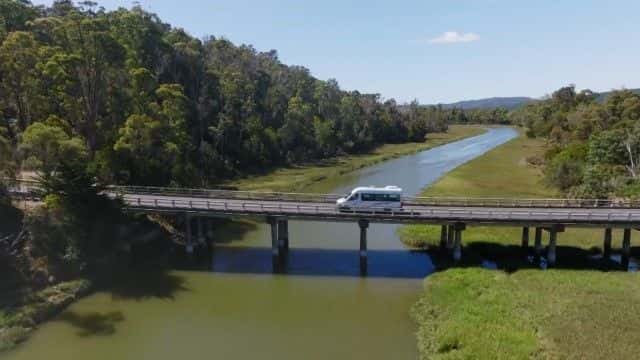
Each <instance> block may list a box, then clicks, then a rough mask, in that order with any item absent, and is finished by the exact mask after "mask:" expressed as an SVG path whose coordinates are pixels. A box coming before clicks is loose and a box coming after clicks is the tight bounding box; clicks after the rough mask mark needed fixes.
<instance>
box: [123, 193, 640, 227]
mask: <svg viewBox="0 0 640 360" xmlns="http://www.w3.org/2000/svg"><path fill="white" fill-rule="evenodd" d="M123 199H124V200H125V203H126V204H127V206H129V207H130V208H140V209H158V210H191V211H200V210H204V211H218V212H222V213H225V212H227V213H243V214H256V215H269V214H274V215H281V216H286V215H302V216H335V217H344V216H345V215H360V216H363V217H364V216H366V217H367V218H389V217H391V218H393V219H397V220H420V219H429V220H446V221H455V220H464V221H481V222H509V221H513V222H549V223H590V222H607V223H615V222H618V223H638V222H640V211H638V212H630V211H619V212H605V211H598V210H589V209H567V210H562V211H559V210H556V211H554V210H553V209H549V210H528V211H527V210H520V209H504V210H503V209H498V210H495V209H494V210H487V209H481V208H468V209H446V208H440V207H431V208H424V209H420V208H419V209H410V208H409V209H403V210H395V211H366V212H363V211H345V210H338V209H337V208H336V206H335V205H328V204H320V203H317V204H291V203H287V202H281V203H278V204H268V203H266V204H265V203H257V202H245V201H225V200H224V199H221V200H181V199H171V200H169V199H162V198H156V199H149V198H147V197H146V196H138V195H131V194H129V195H125V196H124V197H123Z"/></svg>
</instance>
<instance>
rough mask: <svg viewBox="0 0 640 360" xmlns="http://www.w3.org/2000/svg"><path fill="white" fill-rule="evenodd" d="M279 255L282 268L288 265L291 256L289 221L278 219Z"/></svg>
mask: <svg viewBox="0 0 640 360" xmlns="http://www.w3.org/2000/svg"><path fill="white" fill-rule="evenodd" d="M277 222H278V253H279V254H280V260H281V261H280V262H281V265H282V266H285V264H286V263H287V258H288V256H289V220H287V219H278V220H277Z"/></svg>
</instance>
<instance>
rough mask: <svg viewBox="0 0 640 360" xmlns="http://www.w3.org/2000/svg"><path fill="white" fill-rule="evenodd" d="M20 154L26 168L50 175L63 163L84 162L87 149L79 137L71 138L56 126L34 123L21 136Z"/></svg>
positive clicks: (86, 156) (86, 157)
mask: <svg viewBox="0 0 640 360" xmlns="http://www.w3.org/2000/svg"><path fill="white" fill-rule="evenodd" d="M19 150H20V153H21V154H22V157H23V159H24V161H25V164H26V165H27V167H29V168H32V169H35V170H37V171H40V172H42V173H44V174H51V173H54V172H55V171H56V169H58V167H59V166H60V164H61V163H62V162H63V161H78V162H81V161H86V160H87V159H88V152H87V148H86V146H85V145H84V142H83V141H82V139H80V138H79V137H72V136H70V135H68V134H67V133H65V131H64V130H63V129H62V128H60V127H57V126H52V125H47V124H45V123H41V122H36V123H33V124H32V125H31V126H29V127H28V128H27V129H26V130H25V132H24V133H23V134H22V142H21V144H20V149H19Z"/></svg>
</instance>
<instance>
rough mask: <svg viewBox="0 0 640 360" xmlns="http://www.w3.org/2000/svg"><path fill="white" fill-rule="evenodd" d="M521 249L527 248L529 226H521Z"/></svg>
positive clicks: (525, 249)
mask: <svg viewBox="0 0 640 360" xmlns="http://www.w3.org/2000/svg"><path fill="white" fill-rule="evenodd" d="M522 249H523V250H524V251H525V252H526V251H527V250H528V249H529V227H527V226H525V227H523V228H522Z"/></svg>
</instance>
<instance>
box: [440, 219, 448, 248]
mask: <svg viewBox="0 0 640 360" xmlns="http://www.w3.org/2000/svg"><path fill="white" fill-rule="evenodd" d="M447 239H448V237H447V225H442V226H441V227H440V249H445V248H446V246H447Z"/></svg>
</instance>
